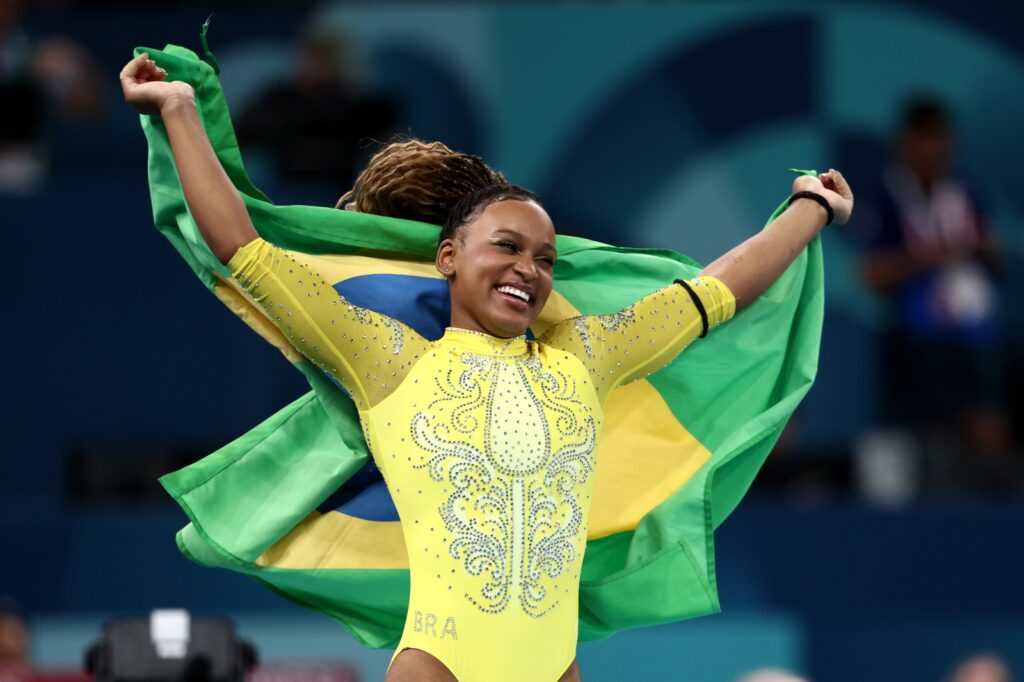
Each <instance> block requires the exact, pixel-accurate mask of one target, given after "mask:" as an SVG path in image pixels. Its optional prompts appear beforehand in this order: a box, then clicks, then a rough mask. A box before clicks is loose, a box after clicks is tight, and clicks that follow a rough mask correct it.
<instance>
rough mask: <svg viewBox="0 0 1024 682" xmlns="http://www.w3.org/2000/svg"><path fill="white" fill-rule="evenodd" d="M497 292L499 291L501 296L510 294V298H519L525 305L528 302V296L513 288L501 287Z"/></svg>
mask: <svg viewBox="0 0 1024 682" xmlns="http://www.w3.org/2000/svg"><path fill="white" fill-rule="evenodd" d="M498 291H500V292H501V293H503V294H510V295H512V296H515V297H516V298H521V299H523V300H524V301H526V302H527V303H529V302H530V295H529V294H528V293H526V292H525V291H520V290H519V289H516V288H515V287H510V286H501V287H498Z"/></svg>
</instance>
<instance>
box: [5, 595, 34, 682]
mask: <svg viewBox="0 0 1024 682" xmlns="http://www.w3.org/2000/svg"><path fill="white" fill-rule="evenodd" d="M31 679H32V668H31V666H30V664H29V660H28V629H27V628H26V627H25V623H24V622H23V621H22V620H21V617H20V616H19V615H18V613H17V611H16V610H15V609H14V607H13V605H10V604H5V603H3V602H2V601H0V682H26V681H27V680H31Z"/></svg>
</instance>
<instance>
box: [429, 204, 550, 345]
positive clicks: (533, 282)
mask: <svg viewBox="0 0 1024 682" xmlns="http://www.w3.org/2000/svg"><path fill="white" fill-rule="evenodd" d="M555 257H556V252H555V226H554V225H553V224H552V223H551V218H550V217H549V216H548V214H547V212H546V211H545V210H544V209H543V208H541V207H540V206H539V205H537V204H536V203H535V202H533V201H523V200H520V199H506V200H504V201H497V202H495V203H493V204H491V205H490V206H488V207H487V208H485V209H484V210H483V212H481V214H480V215H479V216H478V217H477V218H476V219H475V220H473V221H472V222H470V223H467V224H466V225H464V226H463V227H462V229H461V230H460V233H459V234H458V235H457V236H456V237H455V238H454V239H446V240H445V241H444V242H442V243H441V245H440V247H439V248H438V251H437V269H438V270H439V271H440V272H441V274H443V275H445V276H446V277H447V278H448V282H449V289H450V291H451V301H452V321H451V326H453V327H459V328H461V329H471V330H474V331H481V332H485V333H487V334H491V335H492V336H498V337H501V338H510V337H513V336H519V335H520V334H524V333H526V329H527V327H529V326H530V324H531V323H532V322H533V321H534V319H536V317H537V315H539V314H540V311H541V310H543V308H544V304H545V303H547V300H548V296H549V295H550V294H551V286H552V271H553V269H554V263H555Z"/></svg>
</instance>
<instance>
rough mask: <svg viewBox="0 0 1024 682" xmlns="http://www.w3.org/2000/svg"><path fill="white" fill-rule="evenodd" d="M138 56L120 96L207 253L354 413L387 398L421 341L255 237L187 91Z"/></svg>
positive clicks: (421, 350)
mask: <svg viewBox="0 0 1024 682" xmlns="http://www.w3.org/2000/svg"><path fill="white" fill-rule="evenodd" d="M166 77H167V72H166V71H164V70H163V69H161V68H160V67H159V66H157V65H156V63H155V62H153V61H152V60H150V59H148V57H147V55H146V54H145V53H143V54H141V55H139V56H138V57H136V58H135V59H133V60H132V61H130V62H129V63H128V65H127V66H125V68H124V69H123V70H122V71H121V85H122V87H123V88H124V94H125V100H126V101H127V102H128V103H129V104H131V105H132V106H134V107H135V108H136V109H138V110H139V111H140V112H141V113H143V114H157V115H159V116H160V117H161V118H162V119H163V122H164V127H165V128H166V130H167V136H168V138H169V139H170V142H171V151H172V153H173V154H174V162H175V164H176V165H177V168H178V177H179V178H180V180H181V186H182V190H183V192H184V194H185V201H186V203H187V204H188V207H189V211H190V212H191V213H192V217H193V218H194V219H195V221H196V224H197V225H198V226H199V231H200V232H201V233H202V235H203V238H204V239H205V240H206V243H207V244H208V245H209V246H210V248H211V249H212V251H213V253H214V255H215V256H216V257H217V258H218V259H219V260H220V261H221V262H222V263H225V264H226V265H227V266H228V269H229V270H230V271H231V274H232V275H233V276H234V278H235V280H236V281H237V282H238V285H239V286H240V287H241V288H242V289H243V290H244V291H246V292H247V293H248V294H249V296H250V297H251V298H252V299H253V301H255V303H256V304H258V305H259V306H260V307H261V308H262V309H263V312H264V313H266V316H267V318H268V319H269V320H270V321H271V322H272V323H273V324H274V325H275V326H276V327H277V328H278V329H280V330H281V331H282V332H283V333H284V334H285V336H286V337H287V338H288V341H289V342H290V343H291V344H292V345H293V346H294V347H295V348H296V350H298V351H299V352H300V353H302V354H303V355H305V356H306V357H307V358H309V360H310V361H311V362H313V364H315V365H316V366H317V367H319V368H320V369H321V370H322V371H323V372H324V373H325V374H327V375H328V376H329V377H331V378H332V379H333V380H335V381H336V382H338V383H339V384H340V385H341V386H342V387H343V388H344V389H345V390H347V391H348V393H349V394H350V395H351V396H352V398H353V400H354V401H355V403H356V406H357V407H358V408H359V409H366V408H368V407H371V406H373V405H375V404H376V403H378V402H380V401H381V400H383V399H384V398H385V397H387V396H388V395H389V394H390V393H391V391H393V390H394V388H395V387H396V386H397V385H398V384H399V383H400V382H401V380H402V379H403V378H404V377H405V375H406V374H407V373H408V372H409V370H410V369H411V368H412V365H413V364H414V362H415V361H416V359H417V358H419V357H420V356H421V355H422V354H423V353H424V352H426V350H427V349H428V346H429V342H428V341H427V340H426V339H424V338H423V337H422V336H420V335H419V334H417V333H416V332H415V331H413V330H412V329H410V328H408V327H407V326H406V325H404V324H402V323H401V322H399V321H397V320H394V319H392V318H390V317H387V316H386V315H381V314H380V313H377V312H374V311H372V310H368V309H366V308H360V307H359V306H356V305H353V304H352V303H350V302H349V301H347V300H345V299H344V298H343V297H342V296H341V295H340V294H338V292H337V291H335V290H334V287H332V286H331V285H330V284H329V283H328V282H327V281H325V280H324V278H323V277H322V276H321V275H320V273H319V272H317V271H315V270H314V269H313V267H311V266H310V265H308V264H306V263H303V262H301V261H299V260H297V255H294V254H291V253H289V252H287V251H283V250H282V249H279V248H277V247H276V246H274V245H273V244H270V243H268V242H265V241H263V240H262V239H260V238H259V235H258V234H257V232H256V228H255V227H253V224H252V221H251V220H250V219H249V213H248V211H247V210H246V208H245V204H244V203H243V202H242V197H241V195H240V194H239V193H238V190H237V189H236V188H235V186H234V185H233V184H232V183H231V180H230V179H229V178H228V176H227V173H225V172H224V169H223V168H222V167H221V165H220V161H219V160H218V159H217V155H216V153H214V151H213V147H212V146H211V145H210V141H209V139H208V138H207V136H206V131H205V130H204V129H203V125H202V122H201V121H200V120H199V113H198V111H197V109H196V105H195V97H194V93H193V91H192V87H191V86H190V85H188V84H187V83H182V82H180V81H175V82H168V81H166V80H165V79H166Z"/></svg>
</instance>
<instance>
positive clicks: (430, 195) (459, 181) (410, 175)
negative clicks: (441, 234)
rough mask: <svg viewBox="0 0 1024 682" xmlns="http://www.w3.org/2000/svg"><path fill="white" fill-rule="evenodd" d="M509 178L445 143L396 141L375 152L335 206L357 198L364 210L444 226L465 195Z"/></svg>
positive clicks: (357, 202) (356, 204)
mask: <svg viewBox="0 0 1024 682" xmlns="http://www.w3.org/2000/svg"><path fill="white" fill-rule="evenodd" d="M505 183H507V181H506V180H505V176H504V175H502V174H501V173H499V172H498V171H495V170H493V169H491V168H490V167H489V166H488V165H487V164H486V163H484V160H483V159H481V158H480V157H479V156H474V155H472V154H464V153H462V152H456V151H453V150H452V149H450V148H449V147H448V146H446V145H444V144H443V143H441V142H421V141H419V140H407V141H404V142H392V143H391V144H389V145H387V146H386V147H384V148H383V149H381V150H380V151H379V152H377V153H376V154H374V155H373V158H371V159H370V163H369V164H368V165H367V166H366V169H365V170H364V171H363V172H362V173H360V174H359V177H358V178H356V182H355V185H354V186H353V187H352V189H351V190H349V191H348V192H345V194H343V195H342V197H341V198H340V199H338V203H337V204H336V205H335V208H344V207H345V205H346V204H348V203H353V204H354V208H355V210H357V211H359V212H361V213H372V214H375V215H385V216H391V217H393V218H406V219H409V220H419V221H421V222H425V223H431V224H433V225H441V224H443V223H444V222H445V220H446V219H447V218H448V216H449V214H451V212H452V211H453V210H454V209H455V207H456V205H457V204H458V203H459V202H460V201H461V200H462V199H463V198H465V197H466V196H467V195H471V194H473V193H474V192H476V191H477V190H479V189H481V188H484V187H489V186H491V185H495V184H505Z"/></svg>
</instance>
